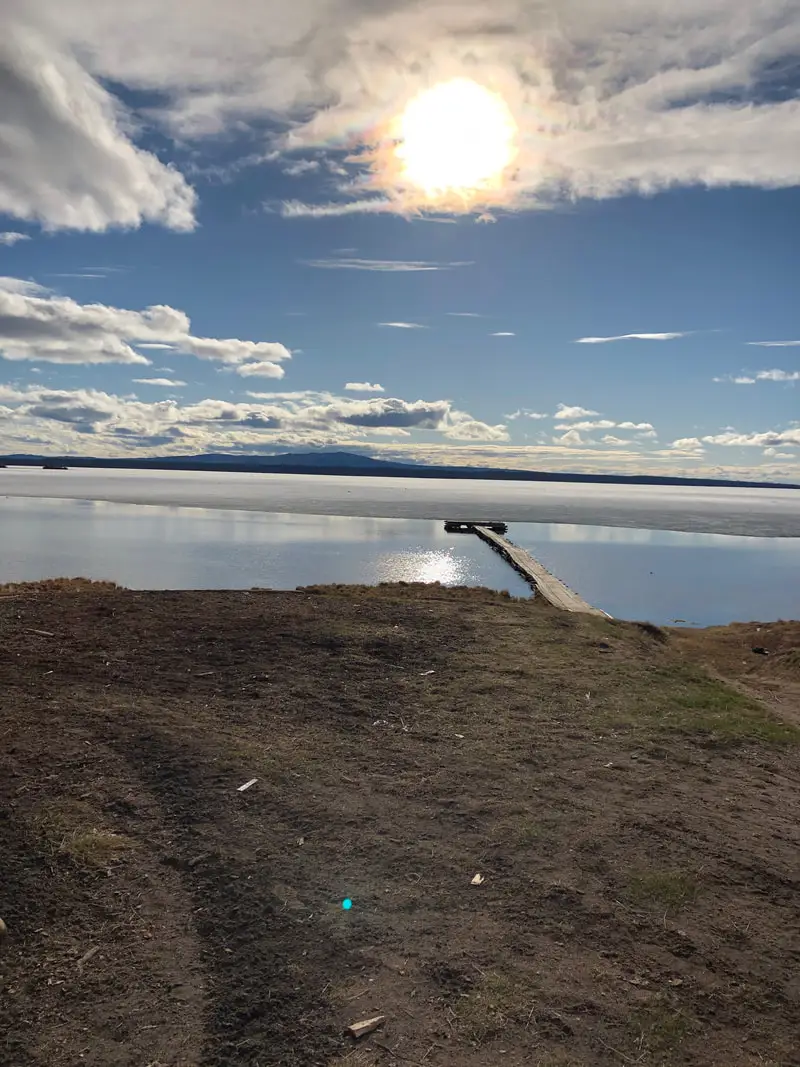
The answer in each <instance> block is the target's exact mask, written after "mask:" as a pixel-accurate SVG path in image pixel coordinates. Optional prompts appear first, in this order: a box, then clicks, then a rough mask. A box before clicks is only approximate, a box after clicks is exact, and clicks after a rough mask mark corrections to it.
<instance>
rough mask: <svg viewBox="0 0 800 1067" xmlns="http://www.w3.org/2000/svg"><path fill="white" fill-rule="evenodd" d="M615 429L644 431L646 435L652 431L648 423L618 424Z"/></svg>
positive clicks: (651, 426) (650, 424)
mask: <svg viewBox="0 0 800 1067" xmlns="http://www.w3.org/2000/svg"><path fill="white" fill-rule="evenodd" d="M617 427H618V428H619V429H620V430H644V431H647V432H648V433H649V432H651V431H652V430H653V425H652V423H650V422H618V423H617Z"/></svg>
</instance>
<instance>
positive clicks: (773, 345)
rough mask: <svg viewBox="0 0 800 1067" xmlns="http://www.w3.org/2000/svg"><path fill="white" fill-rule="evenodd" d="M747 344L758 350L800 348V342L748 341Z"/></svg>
mask: <svg viewBox="0 0 800 1067" xmlns="http://www.w3.org/2000/svg"><path fill="white" fill-rule="evenodd" d="M747 343H748V344H749V345H755V346H757V347H758V348H797V347H798V346H800V341H748V342H747Z"/></svg>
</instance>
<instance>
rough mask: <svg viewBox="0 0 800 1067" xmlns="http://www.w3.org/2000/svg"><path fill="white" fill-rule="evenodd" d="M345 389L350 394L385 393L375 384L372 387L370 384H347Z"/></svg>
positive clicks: (380, 386) (381, 387)
mask: <svg viewBox="0 0 800 1067" xmlns="http://www.w3.org/2000/svg"><path fill="white" fill-rule="evenodd" d="M345 389H346V390H347V391H348V392H350V393H385V392H386V390H385V389H384V388H383V386H382V385H378V384H377V382H376V383H375V384H374V385H373V384H372V383H371V382H348V383H347V384H346V385H345Z"/></svg>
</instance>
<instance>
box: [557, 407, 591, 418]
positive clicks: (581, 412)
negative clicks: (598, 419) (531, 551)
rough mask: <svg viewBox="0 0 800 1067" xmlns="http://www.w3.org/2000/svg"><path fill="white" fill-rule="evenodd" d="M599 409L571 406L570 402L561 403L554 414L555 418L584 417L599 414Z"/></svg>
mask: <svg viewBox="0 0 800 1067" xmlns="http://www.w3.org/2000/svg"><path fill="white" fill-rule="evenodd" d="M599 414H600V412H599V411H592V410H590V409H589V408H581V407H576V406H570V405H569V404H559V405H558V408H557V409H556V413H555V415H554V416H553V418H555V419H583V418H588V417H590V416H592V415H599Z"/></svg>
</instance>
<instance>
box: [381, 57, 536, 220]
mask: <svg viewBox="0 0 800 1067" xmlns="http://www.w3.org/2000/svg"><path fill="white" fill-rule="evenodd" d="M516 140H517V124H516V122H515V121H514V117H513V115H512V114H511V111H510V110H509V108H508V105H507V104H506V102H505V100H503V98H502V97H501V96H499V95H498V94H497V93H494V92H492V91H491V90H490V89H487V88H486V87H485V86H483V85H479V84H478V82H475V81H472V80H470V79H468V78H455V79H453V80H452V81H448V82H442V83H440V84H439V85H436V86H434V87H433V88H432V89H428V90H426V91H425V92H422V93H420V94H419V95H418V96H416V97H414V99H413V100H411V102H410V103H409V104H408V106H407V107H406V109H405V111H404V112H403V114H402V115H401V117H400V120H399V124H398V136H397V144H396V147H395V154H396V157H397V160H398V163H399V165H400V177H401V179H402V181H403V182H404V183H407V184H409V185H412V186H414V187H416V188H417V189H419V190H421V191H422V192H423V193H424V195H425V196H426V197H427V198H428V199H430V200H436V199H437V198H442V197H447V196H448V195H453V194H455V195H461V196H464V197H469V196H470V195H476V194H480V193H481V192H483V191H486V190H489V189H494V188H498V187H499V186H500V185H501V183H502V181H503V177H504V174H505V172H506V170H507V168H508V167H509V166H510V164H511V163H512V162H513V161H514V158H515V156H516V153H517V148H516Z"/></svg>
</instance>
